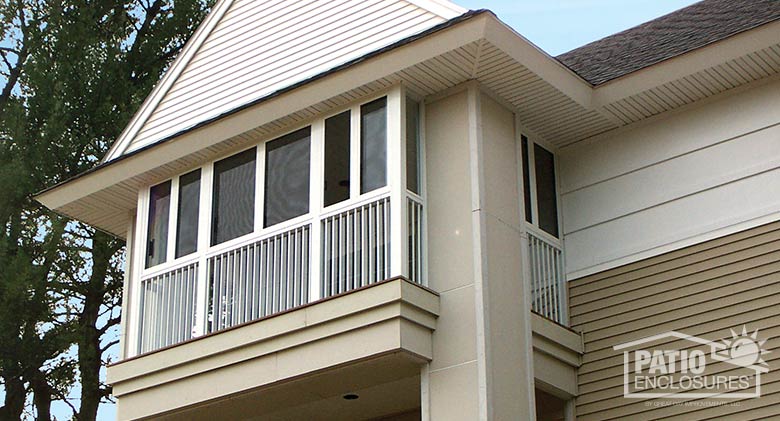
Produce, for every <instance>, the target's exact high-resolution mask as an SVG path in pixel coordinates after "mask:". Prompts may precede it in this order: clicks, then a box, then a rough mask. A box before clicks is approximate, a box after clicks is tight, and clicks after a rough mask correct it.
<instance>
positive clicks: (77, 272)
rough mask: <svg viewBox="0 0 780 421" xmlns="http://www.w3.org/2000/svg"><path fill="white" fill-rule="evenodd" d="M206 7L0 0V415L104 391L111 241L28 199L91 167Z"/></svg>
mask: <svg viewBox="0 0 780 421" xmlns="http://www.w3.org/2000/svg"><path fill="white" fill-rule="evenodd" d="M210 5H211V2H210V1H209V0H189V1H185V0H181V1H176V2H175V3H174V2H173V1H172V0H145V1H144V0H135V1H130V0H125V1H123V2H110V1H105V0H61V1H59V2H50V1H43V0H0V37H1V38H0V74H2V75H3V79H4V80H3V79H0V83H2V82H3V81H4V82H5V84H4V85H2V86H0V223H2V224H3V229H2V230H0V382H2V387H3V388H4V389H5V402H4V404H3V406H2V407H0V419H21V418H22V417H24V415H25V412H27V413H31V412H32V411H34V412H35V414H36V417H37V419H51V414H50V408H51V403H52V401H53V400H65V401H67V403H68V404H69V405H71V407H72V409H73V412H74V415H75V417H76V418H77V419H79V420H94V419H95V417H96V414H97V409H98V405H99V404H100V402H102V401H105V400H106V399H108V397H109V394H110V389H109V388H108V387H107V386H106V385H104V384H103V383H102V382H101V379H100V369H101V367H102V366H103V365H104V364H105V363H106V358H107V351H108V350H109V349H110V348H111V347H112V346H113V345H115V343H116V340H115V336H116V335H115V333H114V334H112V332H115V327H116V325H117V324H118V323H119V315H118V306H119V304H120V302H121V287H122V276H123V275H122V270H121V267H122V263H123V257H122V247H123V244H122V242H121V241H119V240H117V239H115V238H113V237H111V236H109V235H107V234H104V233H102V232H99V231H96V230H94V229H92V228H90V227H87V226H84V225H83V224H80V223H77V222H75V221H70V220H68V219H66V218H64V217H61V216H58V215H55V214H53V213H51V212H49V211H47V210H46V209H43V208H42V207H40V206H39V205H37V204H36V203H34V202H33V201H32V200H31V196H32V195H33V194H34V193H35V192H37V191H39V190H41V189H43V188H45V187H47V186H50V185H52V184H55V183H57V182H60V181H62V180H65V179H67V178H69V177H72V176H74V175H76V174H78V173H80V172H83V171H85V170H87V169H88V168H91V167H92V166H94V165H96V163H97V162H98V160H99V159H100V158H101V157H102V156H103V155H104V154H105V152H106V151H107V149H108V147H109V146H110V144H111V142H113V140H114V139H116V137H117V136H118V135H119V133H120V132H121V130H122V129H123V128H124V125H125V124H126V123H127V122H128V121H129V119H130V117H131V115H132V113H133V112H134V111H135V110H136V109H137V108H138V107H139V106H140V104H141V102H142V101H143V99H144V98H145V97H146V95H147V94H148V93H149V92H150V91H151V89H152V87H153V85H154V84H155V83H156V82H157V80H158V79H159V77H160V76H161V74H162V72H163V71H164V69H165V68H166V67H167V66H168V65H169V64H170V62H171V60H172V59H173V58H174V57H175V55H176V53H177V52H178V51H179V50H180V49H181V47H182V46H183V44H184V42H185V41H186V39H187V38H188V37H189V36H190V35H191V33H192V32H193V31H194V29H195V27H196V25H197V24H198V23H199V22H200V21H201V20H202V18H203V17H204V16H205V14H206V12H207V11H208V8H209V7H210ZM74 347H75V348H74ZM76 382H78V383H80V386H81V396H80V399H79V400H78V402H79V403H78V404H75V403H72V402H70V400H69V399H68V393H69V391H70V390H71V388H72V386H73V385H74V384H75V383H76ZM28 397H32V399H31V402H32V406H33V408H34V409H33V408H28V407H26V403H27V402H30V400H28Z"/></svg>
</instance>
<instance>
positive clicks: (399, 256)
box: [387, 85, 409, 277]
mask: <svg viewBox="0 0 780 421" xmlns="http://www.w3.org/2000/svg"><path fill="white" fill-rule="evenodd" d="M405 99H406V93H405V89H404V87H403V85H397V86H395V87H394V88H393V89H392V90H391V91H390V92H388V94H387V182H388V185H389V186H390V277H395V276H408V274H409V250H408V247H407V245H406V243H407V240H406V239H407V238H408V235H409V233H408V231H409V228H408V226H407V215H406V214H407V206H406V147H405V145H406V100H405Z"/></svg>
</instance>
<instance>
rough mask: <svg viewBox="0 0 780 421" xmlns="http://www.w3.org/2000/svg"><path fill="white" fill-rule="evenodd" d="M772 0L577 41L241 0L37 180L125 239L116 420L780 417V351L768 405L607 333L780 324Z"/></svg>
mask: <svg viewBox="0 0 780 421" xmlns="http://www.w3.org/2000/svg"><path fill="white" fill-rule="evenodd" d="M778 18H780V2H777V1H773V0H729V1H726V0H705V1H702V2H700V3H696V4H694V5H692V6H690V7H687V8H684V9H681V10H679V11H677V12H674V13H672V14H669V15H666V16H664V17H661V18H658V19H656V20H653V21H651V22H648V23H645V24H643V25H640V26H638V27H635V28H632V29H629V30H627V31H624V32H621V33H618V34H615V35H612V36H610V37H607V38H605V39H603V40H600V41H596V42H594V43H591V44H588V45H585V46H583V47H581V48H578V49H576V50H574V51H571V52H568V53H566V54H563V55H561V56H559V57H557V58H556V57H551V56H549V55H548V54H546V53H545V52H543V51H541V50H540V49H539V48H537V47H535V46H534V45H532V44H531V43H530V42H528V41H527V40H526V39H524V38H523V37H522V36H521V35H519V34H518V33H517V32H515V31H514V30H513V29H512V28H510V27H508V26H507V25H505V24H504V23H502V22H501V21H500V20H499V19H498V18H497V17H496V16H495V15H494V14H492V13H491V12H489V11H486V10H477V11H467V10H464V9H462V8H460V7H458V6H456V5H454V4H452V3H449V2H447V1H446V0H371V1H359V0H339V1H324V0H307V1H303V0H220V1H219V2H218V3H217V4H216V5H215V6H214V9H213V11H212V12H211V13H210V15H209V16H208V17H207V18H206V20H205V21H204V22H203V24H202V25H201V26H200V28H199V29H198V30H197V32H196V33H195V34H194V36H193V37H192V39H191V40H190V41H189V42H188V44H187V45H186V47H185V48H184V50H183V51H182V52H181V54H180V56H179V57H178V58H177V59H176V61H175V62H174V63H173V65H172V66H171V67H170V69H169V70H168V71H167V73H166V74H165V76H164V77H163V78H162V80H161V81H160V82H159V84H158V85H157V87H156V88H155V89H154V91H153V92H152V93H151V94H150V96H149V98H148V99H147V100H146V102H145V103H144V104H143V106H142V107H141V109H140V110H138V112H137V114H136V115H135V116H134V118H133V119H132V121H130V123H129V124H128V126H127V128H126V130H125V131H124V132H123V133H122V135H121V136H120V138H119V139H117V141H116V143H115V144H114V145H113V147H112V148H111V150H110V151H109V153H108V155H107V156H106V157H105V159H104V160H103V161H102V162H101V164H100V165H98V166H97V167H95V168H94V169H93V170H91V171H88V172H86V173H84V174H82V175H80V176H78V177H76V178H74V179H71V180H68V181H66V182H64V183H62V184H60V185H57V186H54V187H52V188H50V189H48V190H46V191H44V192H42V193H40V194H39V195H38V196H37V199H38V200H39V201H40V202H41V203H43V204H44V205H46V206H47V207H49V208H51V209H53V210H55V211H56V212H59V213H61V214H63V215H67V216H69V217H72V218H76V219H78V220H80V221H83V222H85V223H88V224H91V225H92V226H94V227H96V228H98V229H101V230H104V231H106V232H110V233H112V234H114V235H116V236H117V237H121V238H123V239H125V240H126V241H127V245H128V247H127V250H128V256H127V270H126V281H125V288H124V297H123V315H124V318H123V323H122V327H121V332H122V334H121V356H120V361H118V362H117V363H115V364H113V365H112V366H110V367H109V368H108V381H109V383H111V384H112V385H113V393H114V396H115V397H116V398H117V402H118V418H119V419H121V420H128V419H152V418H154V419H166V420H198V419H204V420H207V419H208V420H212V419H226V420H227V419H230V420H241V419H262V420H353V419H354V420H364V419H375V420H377V419H382V420H412V419H424V420H448V421H449V420H531V419H538V420H562V419H565V420H571V419H575V417H576V419H581V420H608V419H624V418H632V419H650V418H653V419H655V418H658V417H671V418H676V419H686V420H690V419H711V418H717V419H727V418H729V419H754V418H765V417H769V416H777V415H779V414H780V406H779V405H778V403H777V402H778V399H780V394H779V393H777V390H778V389H777V386H776V385H777V384H778V383H777V381H778V380H779V379H780V369H777V368H776V367H777V363H776V357H773V356H774V355H778V354H777V353H775V354H769V356H768V357H767V362H768V368H769V371H768V372H767V373H765V374H763V375H762V376H761V381H762V382H763V384H764V385H765V386H764V389H763V394H762V396H761V397H760V398H755V399H747V400H742V401H740V404H739V405H701V406H697V405H676V406H669V405H654V404H653V402H652V401H651V400H638V399H627V398H626V397H624V396H623V386H624V385H623V372H622V367H623V356H622V352H621V351H619V350H615V349H614V347H615V346H616V345H618V344H621V343H628V342H631V341H636V340H640V339H641V338H645V337H651V336H653V335H658V334H663V333H664V332H667V331H675V332H683V333H684V334H686V335H696V337H701V338H704V339H706V340H710V341H714V340H717V339H720V338H721V337H722V336H723V335H724V334H726V333H727V332H728V330H729V329H731V328H735V327H738V326H739V325H743V324H747V325H748V327H749V328H750V329H751V331H752V330H753V329H760V330H761V332H764V333H766V334H767V335H769V337H770V338H773V339H770V340H769V341H768V342H767V345H766V346H768V347H769V348H772V347H774V346H775V344H774V343H773V342H776V341H777V339H776V337H777V336H778V332H780V318H778V316H777V310H776V309H777V308H778V307H777V305H778V304H780V259H779V257H780V241H779V240H780V76H778V72H779V71H780V20H778ZM676 340H678V339H675V338H671V339H669V343H668V344H667V345H669V346H672V345H679V344H678V343H677V342H675V341H676ZM680 346H684V345H680ZM696 402H697V401H696V400H693V403H694V404H695V403H696Z"/></svg>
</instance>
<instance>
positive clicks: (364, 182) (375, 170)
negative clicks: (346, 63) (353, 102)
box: [360, 98, 387, 194]
mask: <svg viewBox="0 0 780 421" xmlns="http://www.w3.org/2000/svg"><path fill="white" fill-rule="evenodd" d="M360 181H361V183H360V193H361V194H362V193H367V192H370V191H371V190H375V189H378V188H380V187H384V186H386V185H387V99H386V98H381V99H378V100H376V101H373V102H370V103H368V104H366V105H363V106H362V107H360Z"/></svg>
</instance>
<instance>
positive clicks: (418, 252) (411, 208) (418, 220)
mask: <svg viewBox="0 0 780 421" xmlns="http://www.w3.org/2000/svg"><path fill="white" fill-rule="evenodd" d="M406 212H407V214H406V219H407V220H408V227H407V228H408V230H409V244H408V247H409V280H410V281H412V282H417V283H420V284H421V283H423V275H424V273H425V269H424V267H423V263H424V262H423V257H424V256H425V245H424V244H423V240H424V237H423V233H424V230H423V205H422V202H421V201H419V200H417V199H415V198H412V197H408V198H407V209H406Z"/></svg>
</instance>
